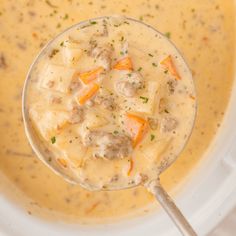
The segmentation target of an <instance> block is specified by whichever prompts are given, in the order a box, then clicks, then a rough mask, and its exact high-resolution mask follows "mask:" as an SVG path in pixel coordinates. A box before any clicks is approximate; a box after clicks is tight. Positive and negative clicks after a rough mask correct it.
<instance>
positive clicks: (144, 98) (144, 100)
mask: <svg viewBox="0 0 236 236" xmlns="http://www.w3.org/2000/svg"><path fill="white" fill-rule="evenodd" d="M139 98H140V99H142V100H143V103H148V100H149V98H147V97H143V96H140V97H139Z"/></svg>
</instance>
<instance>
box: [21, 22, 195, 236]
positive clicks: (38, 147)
mask: <svg viewBox="0 0 236 236" xmlns="http://www.w3.org/2000/svg"><path fill="white" fill-rule="evenodd" d="M103 18H104V19H105V18H108V17H100V18H95V19H90V20H88V21H84V22H80V23H79V24H77V25H75V26H72V27H71V28H69V29H67V30H70V29H72V28H73V27H78V26H81V25H86V24H87V23H88V22H91V21H96V20H101V19H103ZM126 20H128V21H135V22H136V23H140V24H143V25H145V26H147V27H149V28H150V29H152V30H155V31H156V33H158V34H161V33H160V32H158V31H157V30H156V29H154V28H152V27H151V26H149V25H146V24H145V23H143V22H140V21H137V20H134V19H131V18H126ZM67 30H65V31H64V32H62V34H63V33H65V32H66V31H67ZM60 36H61V34H60V35H58V36H57V37H56V38H54V39H53V40H52V41H51V42H49V43H48V44H47V45H46V46H45V47H44V48H43V49H42V51H41V52H40V54H39V55H38V57H37V58H36V59H35V61H34V62H33V64H32V65H31V68H30V70H29V73H28V75H27V79H26V81H25V85H24V89H23V97H22V104H23V120H24V125H25V132H26V136H27V138H28V140H29V143H30V144H31V147H32V148H33V150H34V152H35V153H36V155H37V157H38V158H39V159H40V160H41V161H42V162H44V163H45V164H46V165H47V166H48V167H49V168H51V169H52V170H53V171H54V172H55V173H56V174H58V175H60V176H62V177H63V178H64V179H65V180H66V181H68V182H70V183H73V184H80V185H81V186H82V187H84V188H86V189H88V190H93V189H90V188H89V186H88V185H86V183H83V182H80V183H78V182H77V181H75V180H74V178H73V175H71V174H70V173H69V172H65V171H64V170H63V169H61V168H59V167H58V165H57V164H56V163H55V162H53V161H50V162H49V161H48V159H47V158H46V154H45V153H44V150H45V148H44V147H43V144H42V143H41V142H40V141H39V140H38V136H37V135H36V133H35V131H34V129H33V128H32V126H31V124H30V119H29V114H28V111H27V107H26V104H27V91H28V84H29V82H30V80H31V72H32V70H33V68H34V66H35V64H36V63H37V62H38V61H39V60H40V58H41V56H42V55H43V54H44V53H45V52H46V51H47V49H48V47H49V46H50V45H51V44H52V42H53V41H54V40H55V39H57V38H59V37H60ZM166 40H168V39H166ZM194 115H196V112H195V114H194ZM193 120H194V119H193ZM193 123H194V122H193ZM190 133H191V132H190ZM190 133H189V136H190ZM186 142H187V141H186ZM177 157H178V156H176V158H177ZM176 158H175V159H170V160H166V162H165V165H164V166H161V167H160V169H161V171H160V173H162V172H163V171H165V170H166V168H168V167H169V166H170V165H171V164H173V162H174V161H175V160H176ZM145 187H146V188H147V189H148V191H150V192H151V193H152V194H153V195H154V196H155V197H156V199H157V201H158V202H159V203H160V204H161V206H162V207H163V209H164V210H165V211H166V212H167V214H168V215H169V216H170V218H171V219H172V220H173V222H174V223H175V224H176V226H177V227H178V229H179V230H180V232H181V233H182V234H183V235H185V236H195V235H197V234H196V232H195V231H194V230H193V228H192V227H191V225H190V224H189V223H188V221H187V220H186V218H185V217H184V216H183V214H182V213H181V211H180V210H179V208H178V207H177V206H176V205H175V203H174V202H173V200H172V199H171V197H170V196H169V195H168V194H167V192H166V191H165V190H164V188H163V187H162V186H161V184H160V179H159V178H158V179H156V180H152V181H150V182H148V183H146V184H145ZM125 188H126V187H125ZM119 189H122V188H119ZM107 190H114V189H106V191H107Z"/></svg>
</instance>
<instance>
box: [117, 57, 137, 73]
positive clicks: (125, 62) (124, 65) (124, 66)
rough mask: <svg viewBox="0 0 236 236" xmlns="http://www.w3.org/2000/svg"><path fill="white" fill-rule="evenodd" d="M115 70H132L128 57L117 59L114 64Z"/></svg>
mask: <svg viewBox="0 0 236 236" xmlns="http://www.w3.org/2000/svg"><path fill="white" fill-rule="evenodd" d="M113 69H115V70H133V64H132V61H131V58H130V57H124V58H123V59H121V60H119V61H118V62H117V63H116V64H115V65H114V66H113Z"/></svg>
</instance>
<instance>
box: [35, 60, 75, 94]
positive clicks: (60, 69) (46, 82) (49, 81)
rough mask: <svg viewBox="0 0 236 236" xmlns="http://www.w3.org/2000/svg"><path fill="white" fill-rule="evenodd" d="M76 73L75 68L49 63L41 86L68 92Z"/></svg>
mask: <svg viewBox="0 0 236 236" xmlns="http://www.w3.org/2000/svg"><path fill="white" fill-rule="evenodd" d="M74 73H75V70H74V69H71V68H66V67H64V66H59V65H53V64H49V65H48V66H47V67H46V69H45V72H44V73H43V75H42V82H41V84H40V87H41V88H45V89H50V90H53V91H56V92H61V93H68V92H69V87H70V84H71V82H72V79H73V75H74Z"/></svg>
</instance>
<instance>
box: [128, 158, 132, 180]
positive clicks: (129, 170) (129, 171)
mask: <svg viewBox="0 0 236 236" xmlns="http://www.w3.org/2000/svg"><path fill="white" fill-rule="evenodd" d="M133 168H134V161H133V159H132V158H131V159H130V166H129V169H128V172H127V175H128V176H130V174H131V172H132V170H133Z"/></svg>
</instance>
